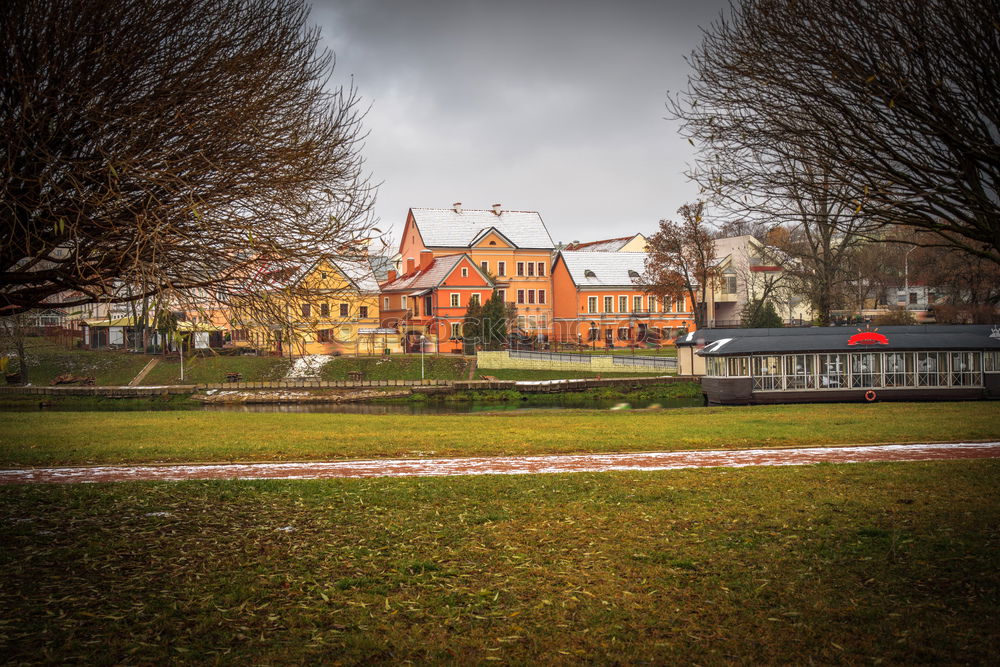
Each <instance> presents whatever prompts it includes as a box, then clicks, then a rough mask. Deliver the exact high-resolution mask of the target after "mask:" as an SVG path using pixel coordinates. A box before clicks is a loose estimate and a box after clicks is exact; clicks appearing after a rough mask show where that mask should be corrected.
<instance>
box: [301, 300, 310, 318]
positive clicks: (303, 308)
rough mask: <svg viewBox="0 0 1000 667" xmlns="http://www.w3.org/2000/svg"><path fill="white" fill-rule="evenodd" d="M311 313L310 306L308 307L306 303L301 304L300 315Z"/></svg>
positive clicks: (304, 315)
mask: <svg viewBox="0 0 1000 667" xmlns="http://www.w3.org/2000/svg"><path fill="white" fill-rule="evenodd" d="M311 313H312V308H310V306H309V304H308V303H304V304H302V317H309V315H310V314H311Z"/></svg>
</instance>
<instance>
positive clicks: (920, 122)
mask: <svg viewBox="0 0 1000 667" xmlns="http://www.w3.org/2000/svg"><path fill="white" fill-rule="evenodd" d="M998 15H1000V2H998V0H964V1H963V2H952V1H950V0H742V2H740V3H738V4H737V5H736V6H735V7H734V8H733V9H732V12H731V15H730V16H728V17H722V18H720V19H719V20H718V21H716V22H715V23H714V24H713V25H712V26H711V28H710V29H709V30H708V31H707V32H706V35H705V38H704V41H703V43H702V44H701V46H700V47H699V48H698V49H697V50H696V51H695V52H694V53H693V54H692V56H691V58H690V63H691V65H692V67H693V69H694V73H693V75H692V76H691V78H690V79H689V85H688V88H687V90H686V91H685V92H684V93H683V94H682V95H680V96H679V97H677V98H675V99H674V100H672V102H671V103H670V105H669V106H670V110H671V113H672V114H673V115H674V116H675V117H677V118H679V119H680V120H681V121H682V125H683V133H684V134H686V135H687V136H688V137H689V138H690V139H691V140H692V141H693V142H694V143H696V145H698V147H699V148H700V149H701V150H702V158H703V159H704V160H707V161H708V162H709V163H710V164H709V167H708V168H703V169H701V170H700V173H699V174H698V178H699V181H700V182H701V184H702V185H703V186H705V187H706V188H708V189H710V190H712V191H714V190H715V189H716V188H717V187H718V186H719V183H718V181H717V177H718V176H719V175H720V174H721V175H722V176H723V179H724V180H726V181H727V182H725V183H723V186H724V187H726V186H736V185H737V184H739V182H740V180H741V178H740V177H741V176H744V175H747V174H752V173H753V172H754V171H755V170H757V169H760V168H764V169H765V173H767V172H768V171H770V170H771V169H772V168H773V166H774V164H775V163H776V162H777V161H780V160H794V161H796V162H798V163H801V164H802V165H804V166H805V167H808V168H810V169H812V171H813V172H814V173H822V174H824V175H825V176H824V178H823V179H818V180H817V179H813V180H812V181H804V182H803V183H802V187H803V188H805V189H807V190H810V191H812V192H809V194H810V195H811V196H812V197H813V198H817V199H818V198H826V197H829V196H831V195H834V196H836V197H837V198H838V199H840V200H842V203H843V205H846V206H850V207H852V208H856V209H857V210H858V212H859V213H863V214H865V215H866V216H867V217H868V218H869V219H871V220H875V221H877V222H879V223H882V224H899V225H908V226H912V227H916V228H920V229H924V230H927V231H929V232H930V234H928V235H926V236H924V237H923V242H925V243H933V244H936V245H943V246H953V247H958V248H960V249H962V250H963V251H965V252H966V253H970V254H974V255H978V256H979V257H982V258H984V259H986V260H988V261H992V262H995V263H1000V195H998V188H1000V102H998V100H1000V39H998V38H997V23H996V17H997V16H998ZM712 163H714V164H712ZM800 173H806V170H805V169H802V170H800ZM743 185H744V186H745V187H747V188H751V189H750V190H749V191H748V194H749V195H751V196H768V195H769V194H770V193H769V192H767V191H766V189H765V191H764V192H759V191H754V190H753V189H752V188H755V187H757V185H758V184H757V183H756V182H755V181H754V180H753V179H750V180H749V181H745V182H744V183H743ZM831 186H832V187H831Z"/></svg>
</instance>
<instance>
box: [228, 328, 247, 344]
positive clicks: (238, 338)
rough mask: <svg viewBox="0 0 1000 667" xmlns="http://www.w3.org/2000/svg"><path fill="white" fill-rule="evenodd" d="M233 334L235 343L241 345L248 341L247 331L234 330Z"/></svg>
mask: <svg viewBox="0 0 1000 667" xmlns="http://www.w3.org/2000/svg"><path fill="white" fill-rule="evenodd" d="M231 333H232V341H233V342H234V343H241V342H243V341H246V340H248V337H247V331H246V329H233V330H232V332H231Z"/></svg>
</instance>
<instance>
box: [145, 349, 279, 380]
mask: <svg viewBox="0 0 1000 667" xmlns="http://www.w3.org/2000/svg"><path fill="white" fill-rule="evenodd" d="M290 366H291V361H289V360H288V359H287V358H283V357H255V356H249V355H238V356H237V355H233V356H228V355H227V356H221V357H220V356H211V357H192V358H190V359H185V360H184V381H183V382H181V362H180V359H178V358H177V355H171V356H169V357H163V358H161V360H160V363H158V364H157V365H156V366H155V367H154V368H153V370H152V371H150V373H149V375H147V376H146V378H145V379H144V380H143V382H142V383H143V384H144V385H165V384H203V383H204V384H209V383H213V382H225V381H226V373H242V374H243V379H244V380H246V381H248V382H263V381H271V380H280V379H282V378H283V377H285V374H286V373H288V369H289V367H290Z"/></svg>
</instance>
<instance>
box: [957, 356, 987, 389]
mask: <svg viewBox="0 0 1000 667" xmlns="http://www.w3.org/2000/svg"><path fill="white" fill-rule="evenodd" d="M979 368H980V366H979V353H978V352H952V353H951V384H952V386H954V387H977V386H982V384H983V378H982V374H981V372H980V370H979Z"/></svg>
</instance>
